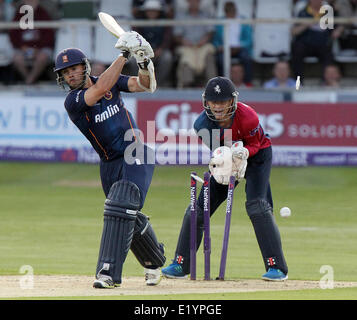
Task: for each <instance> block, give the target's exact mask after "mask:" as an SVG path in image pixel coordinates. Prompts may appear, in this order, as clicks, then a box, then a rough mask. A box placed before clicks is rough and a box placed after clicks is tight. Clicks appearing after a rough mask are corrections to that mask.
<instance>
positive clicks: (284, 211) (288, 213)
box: [280, 207, 291, 218]
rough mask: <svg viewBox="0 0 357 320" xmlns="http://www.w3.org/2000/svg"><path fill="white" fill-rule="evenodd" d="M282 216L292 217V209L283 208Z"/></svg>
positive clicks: (281, 210)
mask: <svg viewBox="0 0 357 320" xmlns="http://www.w3.org/2000/svg"><path fill="white" fill-rule="evenodd" d="M280 215H281V216H282V217H283V218H287V217H290V215H291V210H290V208H288V207H282V208H281V209H280Z"/></svg>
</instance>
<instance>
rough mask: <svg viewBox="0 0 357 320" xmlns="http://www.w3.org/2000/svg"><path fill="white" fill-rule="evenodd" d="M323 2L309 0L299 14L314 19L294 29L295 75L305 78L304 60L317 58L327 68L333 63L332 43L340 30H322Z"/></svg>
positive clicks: (293, 62) (293, 55) (293, 54)
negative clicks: (321, 9) (311, 57)
mask: <svg viewBox="0 0 357 320" xmlns="http://www.w3.org/2000/svg"><path fill="white" fill-rule="evenodd" d="M321 5H322V0H309V2H308V3H307V5H306V6H305V7H304V8H303V9H302V10H300V12H299V13H298V17H299V18H314V19H315V21H314V22H313V23H311V24H296V25H294V26H293V28H292V35H293V36H294V37H295V39H294V40H293V42H292V49H291V60H292V67H293V71H294V75H295V77H296V76H303V67H304V58H305V57H310V56H313V57H317V58H318V59H319V62H320V64H321V65H322V66H323V68H325V67H326V66H327V65H328V64H330V63H332V61H333V55H332V41H333V39H336V38H338V37H339V35H340V33H341V29H340V28H335V29H334V30H333V31H331V30H330V29H321V27H320V18H321V16H323V15H324V13H320V7H321Z"/></svg>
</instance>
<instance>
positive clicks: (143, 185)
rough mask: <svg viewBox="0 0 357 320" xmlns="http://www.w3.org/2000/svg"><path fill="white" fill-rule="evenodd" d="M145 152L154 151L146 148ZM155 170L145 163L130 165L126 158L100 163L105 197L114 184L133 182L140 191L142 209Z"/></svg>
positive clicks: (152, 166)
mask: <svg viewBox="0 0 357 320" xmlns="http://www.w3.org/2000/svg"><path fill="white" fill-rule="evenodd" d="M144 150H145V154H146V153H147V152H152V150H151V149H150V148H148V147H146V146H145V149H144ZM154 168H155V165H154V164H147V163H144V161H142V162H141V163H140V164H138V163H136V162H134V163H133V164H128V163H127V162H126V161H125V159H124V157H120V158H117V159H114V160H111V161H100V178H101V181H102V188H103V191H104V194H105V196H106V197H107V196H108V193H109V190H110V188H111V186H112V185H113V183H114V182H116V181H119V180H122V179H123V180H128V181H131V182H133V183H135V184H136V185H137V186H138V188H139V190H140V200H141V206H140V209H141V208H142V207H143V206H144V202H145V198H146V195H147V193H148V191H149V187H150V184H151V180H152V176H153V173H154ZM140 209H139V210H140Z"/></svg>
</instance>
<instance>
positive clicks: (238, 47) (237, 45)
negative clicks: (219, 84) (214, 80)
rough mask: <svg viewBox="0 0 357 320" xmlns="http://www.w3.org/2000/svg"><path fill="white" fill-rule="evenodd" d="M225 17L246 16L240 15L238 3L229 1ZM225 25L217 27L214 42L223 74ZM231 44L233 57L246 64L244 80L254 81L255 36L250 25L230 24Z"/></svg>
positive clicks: (225, 5) (218, 63) (221, 73)
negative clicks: (253, 55)
mask: <svg viewBox="0 0 357 320" xmlns="http://www.w3.org/2000/svg"><path fill="white" fill-rule="evenodd" d="M224 12H225V18H227V19H236V18H244V17H243V16H240V15H239V12H238V8H237V7H236V4H235V3H234V2H232V1H228V2H226V3H225V4H224ZM223 30H224V29H223V26H222V25H219V26H217V27H216V30H215V35H214V38H213V44H214V45H215V47H216V50H217V53H216V57H217V67H218V73H219V74H220V75H223V38H224V36H223ZM228 33H229V46H230V49H231V58H232V59H238V60H239V61H240V63H241V64H242V65H243V66H244V71H245V76H244V82H246V83H248V84H249V83H251V82H252V53H253V36H252V28H251V26H250V25H245V24H243V25H242V24H240V23H236V22H232V23H231V24H230V25H229V30H228Z"/></svg>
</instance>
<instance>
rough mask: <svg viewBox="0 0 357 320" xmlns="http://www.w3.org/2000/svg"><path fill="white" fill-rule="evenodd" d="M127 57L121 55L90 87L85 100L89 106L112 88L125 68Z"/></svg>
mask: <svg viewBox="0 0 357 320" xmlns="http://www.w3.org/2000/svg"><path fill="white" fill-rule="evenodd" d="M126 61H127V59H126V58H125V57H124V56H123V55H120V56H119V57H118V58H117V59H115V60H114V62H113V63H112V64H111V65H110V66H109V68H108V69H106V70H105V71H104V72H103V73H102V74H101V75H100V77H99V78H98V80H97V82H96V83H95V84H94V85H93V86H91V87H89V88H88V90H87V91H86V93H85V94H84V100H85V102H86V104H87V105H88V106H93V105H95V104H96V103H97V101H98V100H100V99H101V98H102V97H103V96H104V95H105V93H106V92H107V91H108V90H110V89H111V88H112V87H113V86H114V85H115V83H116V82H117V81H118V78H119V76H120V74H121V71H122V70H123V66H124V64H125V62H126Z"/></svg>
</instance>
